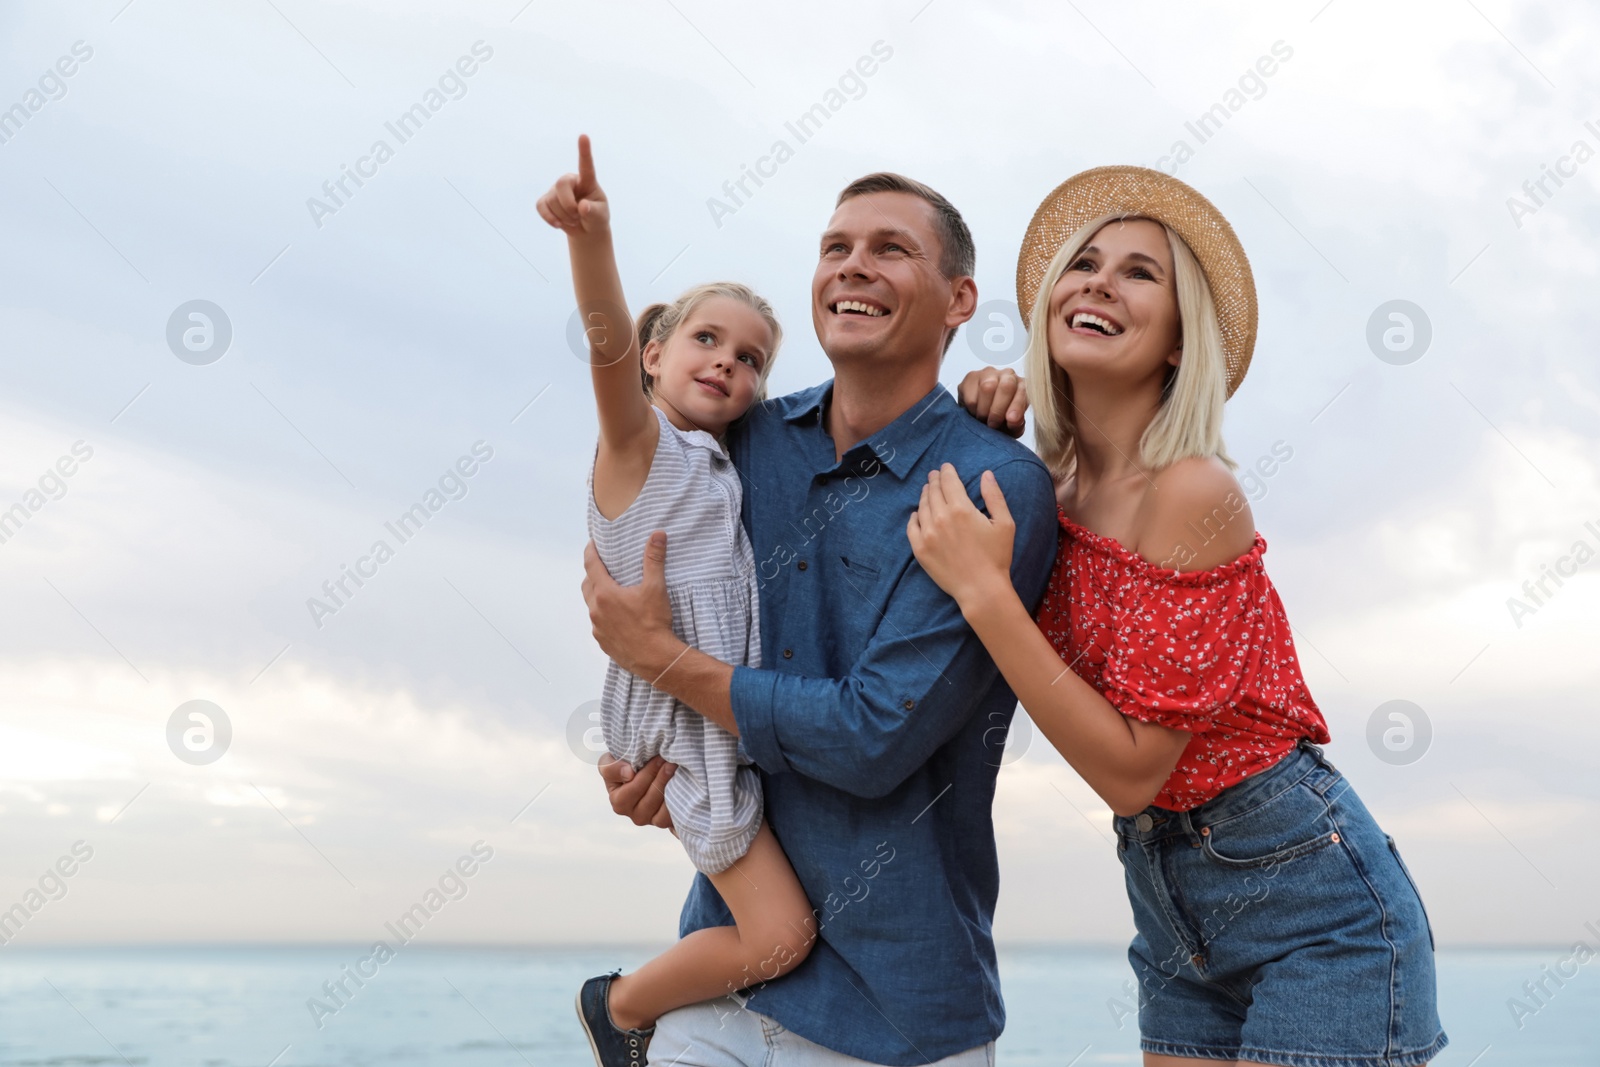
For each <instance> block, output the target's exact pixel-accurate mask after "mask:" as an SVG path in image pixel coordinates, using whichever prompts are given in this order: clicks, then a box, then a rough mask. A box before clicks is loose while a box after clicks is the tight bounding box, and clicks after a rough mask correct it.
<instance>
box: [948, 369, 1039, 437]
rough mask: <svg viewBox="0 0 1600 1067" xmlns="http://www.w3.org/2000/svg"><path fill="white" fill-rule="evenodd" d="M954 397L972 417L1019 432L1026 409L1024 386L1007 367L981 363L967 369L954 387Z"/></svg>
mask: <svg viewBox="0 0 1600 1067" xmlns="http://www.w3.org/2000/svg"><path fill="white" fill-rule="evenodd" d="M956 399H957V400H959V401H961V406H962V407H964V408H966V409H967V411H969V412H970V413H971V414H972V415H973V416H974V417H975V418H979V419H982V420H983V421H984V422H985V423H987V424H988V425H990V426H991V427H993V428H994V429H996V430H1001V431H1004V432H1005V433H1008V434H1010V435H1011V436H1012V437H1021V436H1022V427H1023V418H1022V417H1023V414H1024V413H1025V412H1026V411H1027V410H1028V388H1027V384H1026V383H1025V382H1024V381H1023V380H1022V377H1021V376H1020V375H1018V374H1017V372H1016V371H1014V370H1012V369H1011V368H1010V367H984V368H982V369H981V370H975V371H971V372H970V373H968V374H967V376H966V377H965V378H963V379H961V384H960V385H958V386H957V387H956Z"/></svg>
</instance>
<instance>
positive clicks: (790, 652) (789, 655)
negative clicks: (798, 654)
mask: <svg viewBox="0 0 1600 1067" xmlns="http://www.w3.org/2000/svg"><path fill="white" fill-rule="evenodd" d="M783 658H784V659H794V649H792V648H786V649H784V650H783Z"/></svg>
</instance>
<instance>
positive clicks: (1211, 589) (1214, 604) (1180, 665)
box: [1103, 560, 1275, 733]
mask: <svg viewBox="0 0 1600 1067" xmlns="http://www.w3.org/2000/svg"><path fill="white" fill-rule="evenodd" d="M1236 562H1238V563H1244V562H1245V561H1243V560H1240V561H1236ZM1274 621H1275V619H1274V614H1273V612H1272V588H1271V586H1270V584H1269V583H1268V581H1267V576H1266V574H1265V572H1264V571H1262V570H1261V569H1260V567H1259V564H1258V565H1257V566H1255V567H1248V566H1244V567H1241V566H1234V565H1230V564H1224V565H1223V566H1222V567H1220V568H1218V569H1216V570H1214V571H1206V572H1191V573H1188V574H1173V573H1168V574H1161V573H1147V574H1144V575H1141V576H1139V577H1137V578H1136V579H1134V580H1132V581H1131V582H1130V583H1129V585H1128V587H1127V597H1126V599H1125V601H1124V603H1123V604H1122V605H1121V607H1120V609H1119V610H1118V611H1117V612H1116V616H1115V618H1114V622H1113V626H1112V638H1111V647H1110V648H1109V649H1108V650H1107V652H1106V663H1105V673H1104V675H1103V679H1104V683H1105V689H1104V695H1105V698H1106V699H1107V700H1109V701H1110V702H1111V704H1112V705H1113V706H1114V707H1115V708H1116V709H1117V710H1118V711H1120V712H1121V713H1122V714H1124V715H1127V716H1129V717H1130V718H1134V719H1138V720H1139V721H1140V722H1149V723H1156V724H1157V725H1160V726H1167V727H1171V728H1172V729H1175V730H1184V731H1187V732H1189V733H1199V732H1201V731H1203V730H1204V729H1206V727H1207V726H1208V725H1209V724H1210V722H1211V720H1212V719H1213V717H1215V715H1216V714H1217V712H1218V711H1219V710H1221V709H1222V708H1224V707H1226V706H1227V705H1229V704H1230V703H1232V702H1233V701H1234V699H1235V698H1236V696H1237V695H1238V694H1239V691H1240V689H1241V683H1242V681H1243V680H1244V679H1246V678H1248V677H1251V676H1252V675H1253V674H1254V673H1255V672H1257V671H1259V670H1260V669H1261V660H1262V656H1263V650H1264V647H1265V645H1266V644H1267V643H1268V641H1269V640H1270V635H1269V634H1268V633H1267V630H1268V628H1269V627H1270V626H1272V625H1273V624H1274Z"/></svg>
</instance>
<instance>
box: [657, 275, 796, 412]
mask: <svg viewBox="0 0 1600 1067" xmlns="http://www.w3.org/2000/svg"><path fill="white" fill-rule="evenodd" d="M714 296H725V297H727V298H728V299H730V300H737V301H739V302H740V303H741V304H744V305H745V306H746V307H749V308H751V309H752V310H754V311H755V312H756V313H758V314H759V315H760V316H761V318H762V319H763V320H765V322H766V324H767V328H768V329H770V330H771V331H772V351H770V352H768V353H766V358H765V359H763V360H762V361H761V370H760V371H759V372H758V376H757V378H756V403H758V404H759V403H760V402H761V401H763V400H765V399H766V398H767V375H769V374H770V373H772V365H773V364H774V363H776V362H777V361H778V346H779V345H781V344H782V343H783V327H782V326H780V325H779V324H778V315H777V313H776V312H774V311H773V310H772V305H771V304H769V303H768V302H767V299H766V298H765V297H763V296H762V295H761V294H759V293H757V292H756V291H755V290H754V289H752V288H750V287H749V286H748V285H740V284H739V283H738V282H707V283H706V284H705V285H697V286H695V287H694V288H692V289H687V290H685V291H684V292H683V293H681V294H679V296H678V298H677V299H676V300H674V301H672V303H670V304H651V305H650V306H649V307H647V308H645V309H644V311H642V312H640V313H639V320H638V322H637V323H636V324H635V327H634V328H635V329H636V330H637V331H638V334H639V377H640V379H641V380H642V382H643V384H644V395H645V396H651V395H653V394H654V391H655V379H653V378H652V377H651V376H650V372H649V371H647V370H645V369H644V346H645V345H647V344H649V343H650V342H651V341H659V342H660V343H661V344H663V345H665V344H666V343H667V340H668V338H670V337H671V336H672V335H673V334H674V333H675V332H677V329H678V327H679V326H680V325H681V324H682V323H683V320H684V319H686V318H688V317H689V315H690V313H691V312H693V311H694V309H695V308H697V307H699V306H700V305H701V304H703V303H705V302H706V301H707V300H709V299H711V298H712V297H714Z"/></svg>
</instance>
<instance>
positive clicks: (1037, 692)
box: [906, 463, 1190, 815]
mask: <svg viewBox="0 0 1600 1067" xmlns="http://www.w3.org/2000/svg"><path fill="white" fill-rule="evenodd" d="M980 487H981V489H982V492H983V499H984V503H985V504H987V505H988V508H989V514H988V515H987V516H986V515H984V514H983V513H982V512H980V511H978V509H977V508H976V507H974V506H973V504H972V500H971V498H969V497H968V496H967V491H966V487H965V486H963V485H962V483H961V478H960V475H958V474H957V473H956V469H955V468H954V467H953V466H951V465H950V464H948V463H946V464H945V465H944V466H943V467H942V468H941V469H940V470H938V471H934V472H931V473H930V474H929V476H928V484H927V485H926V486H924V487H923V492H922V502H921V505H920V506H919V507H918V509H917V511H916V512H915V513H914V514H913V515H912V516H911V521H910V522H909V523H908V524H907V527H906V534H907V536H908V537H910V539H911V550H912V551H913V552H914V553H915V554H916V557H917V562H918V563H920V564H921V565H922V568H923V569H924V570H926V571H927V572H928V574H929V576H930V577H931V578H933V580H934V581H935V582H937V583H938V584H939V586H940V587H941V588H943V589H944V590H945V592H947V593H949V594H950V595H951V597H953V598H954V599H955V601H956V603H957V604H958V605H960V607H961V613H962V615H963V616H964V617H965V618H966V620H967V624H968V625H969V626H971V627H972V629H973V632H974V633H976V634H977V635H978V638H979V640H981V641H982V642H983V644H984V647H985V648H987V649H988V650H989V655H990V656H991V657H992V658H993V659H994V662H995V666H997V667H999V668H1000V673H1001V674H1002V675H1003V676H1004V677H1005V679H1006V682H1007V683H1008V684H1009V685H1010V686H1011V689H1012V692H1014V693H1016V695H1017V699H1018V700H1019V701H1021V703H1022V706H1023V707H1024V708H1025V709H1027V712H1028V715H1029V717H1031V718H1032V719H1033V721H1034V724H1035V725H1037V726H1038V727H1039V731H1040V732H1041V733H1043V734H1044V735H1045V737H1046V738H1048V739H1049V741H1050V743H1051V744H1052V745H1054V746H1055V748H1056V751H1058V752H1060V753H1061V755H1062V756H1063V757H1064V758H1065V759H1066V761H1067V762H1068V763H1070V764H1071V765H1072V768H1073V770H1075V771H1077V772H1078V774H1079V775H1080V776H1082V778H1083V780H1084V781H1086V782H1088V783H1089V786H1090V788H1092V789H1093V790H1094V791H1095V792H1096V793H1098V794H1099V795H1100V798H1101V799H1102V800H1104V801H1105V802H1106V804H1107V805H1108V806H1110V808H1111V810H1112V811H1114V812H1116V813H1117V814H1118V815H1134V814H1137V813H1138V812H1140V811H1142V810H1143V809H1144V808H1145V807H1146V806H1148V805H1149V804H1150V802H1151V801H1152V800H1153V799H1154V798H1155V796H1156V794H1157V793H1159V792H1160V791H1161V787H1162V785H1164V784H1165V783H1166V781H1167V779H1168V777H1170V776H1171V774H1172V769H1173V767H1175V766H1176V765H1177V762H1178V757H1179V756H1181V755H1182V754H1183V750H1184V748H1185V746H1187V745H1188V743H1189V736H1190V735H1189V734H1187V733H1185V732H1183V731H1181V730H1173V729H1169V728H1167V727H1165V726H1157V725H1154V724H1151V723H1143V722H1139V721H1138V720H1136V719H1130V718H1128V717H1127V716H1125V715H1123V714H1122V713H1121V712H1119V711H1117V709H1116V708H1115V707H1113V706H1112V704H1111V703H1110V702H1109V701H1107V700H1106V699H1105V698H1104V697H1102V696H1101V695H1100V694H1099V693H1097V692H1095V690H1094V687H1093V686H1091V685H1089V684H1088V683H1087V682H1085V681H1084V680H1083V679H1082V678H1079V677H1078V676H1077V674H1075V673H1074V672H1073V671H1072V669H1071V667H1070V666H1069V665H1068V664H1066V663H1063V662H1062V660H1061V657H1060V656H1059V655H1057V654H1056V650H1055V649H1054V648H1053V647H1051V645H1050V642H1049V640H1048V639H1047V638H1046V637H1045V636H1044V634H1043V633H1042V632H1041V631H1040V629H1039V625H1038V623H1036V622H1035V621H1034V620H1033V618H1032V616H1031V615H1029V613H1028V609H1027V608H1026V607H1025V606H1024V605H1023V603H1022V601H1021V600H1020V599H1018V597H1017V594H1016V590H1015V589H1013V588H1012V585H1011V578H1010V567H1011V546H1012V538H1013V535H1014V524H1013V522H1012V519H1011V513H1010V511H1009V510H1008V509H1007V507H1006V502H1005V496H1004V494H1002V493H1001V492H1000V486H999V484H998V483H997V482H996V481H995V480H994V476H993V475H992V474H990V473H989V472H988V471H985V472H984V474H983V478H982V481H981V486H980Z"/></svg>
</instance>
